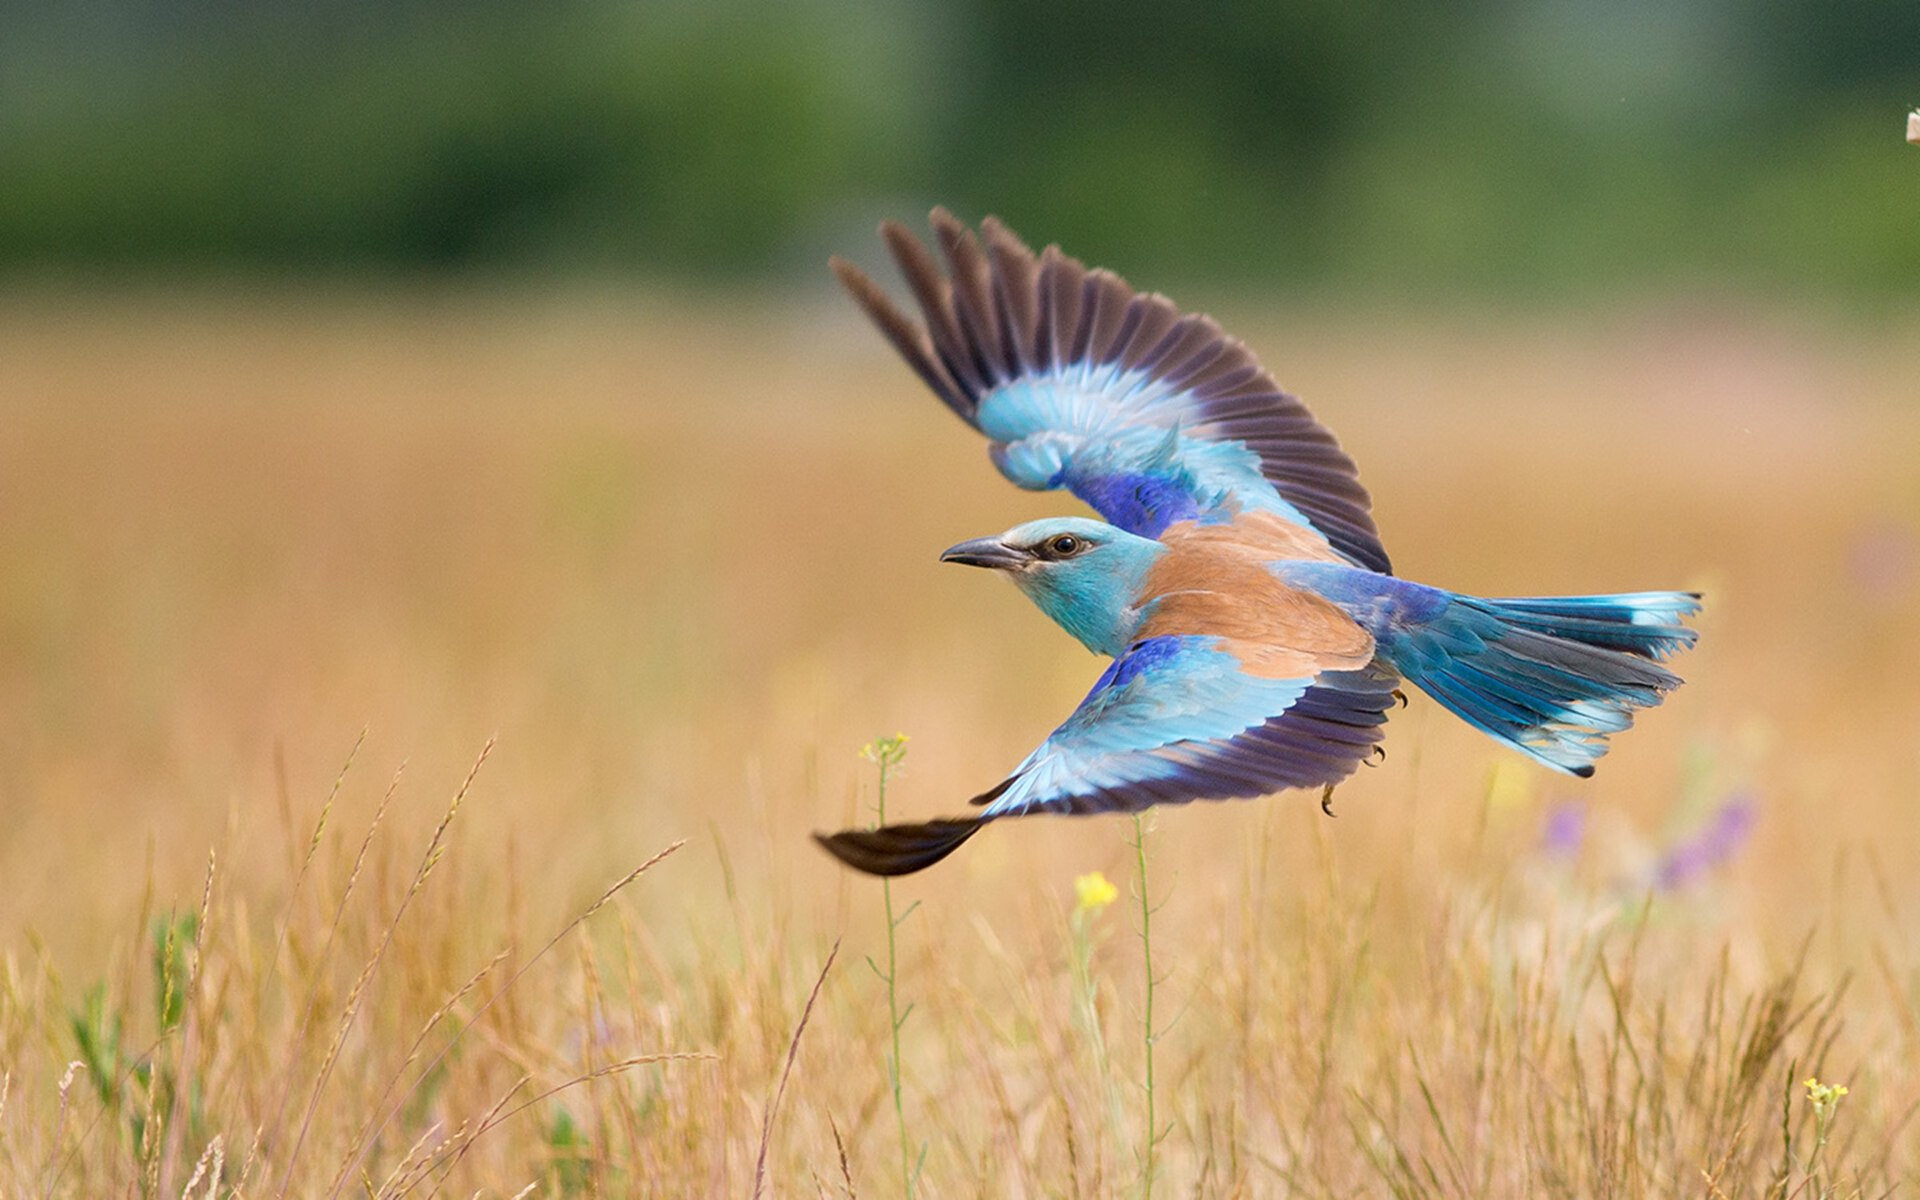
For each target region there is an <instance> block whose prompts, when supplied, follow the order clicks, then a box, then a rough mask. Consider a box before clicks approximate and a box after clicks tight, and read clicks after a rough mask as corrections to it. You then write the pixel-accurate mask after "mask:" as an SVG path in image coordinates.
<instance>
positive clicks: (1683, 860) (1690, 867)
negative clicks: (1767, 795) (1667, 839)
mask: <svg viewBox="0 0 1920 1200" xmlns="http://www.w3.org/2000/svg"><path fill="white" fill-rule="evenodd" d="M1758 815H1759V806H1758V805H1757V804H1756V802H1755V801H1754V798H1753V796H1752V795H1751V794H1750V793H1747V792H1735V793H1734V794H1733V795H1731V796H1729V797H1727V798H1726V800H1724V801H1722V802H1721V804H1720V807H1719V808H1717V809H1715V810H1714V812H1713V816H1712V817H1710V818H1708V820H1707V823H1706V824H1705V825H1703V826H1701V827H1700V829H1699V831H1698V832H1696V833H1695V834H1694V835H1693V836H1692V837H1689V838H1683V839H1682V840H1680V841H1678V842H1675V843H1674V844H1673V845H1672V846H1670V847H1668V848H1667V852H1666V853H1665V854H1662V855H1661V856H1660V862H1659V865H1658V866H1656V867H1655V868H1654V873H1653V882H1654V886H1655V887H1657V888H1659V889H1660V890H1662V891H1673V890H1675V889H1677V888H1681V887H1685V886H1686V885H1687V884H1689V883H1691V882H1693V881H1694V880H1695V879H1698V878H1699V877H1700V876H1701V875H1703V874H1705V873H1706V872H1707V871H1709V870H1711V869H1713V868H1714V867H1717V866H1720V865H1721V864H1723V863H1725V862H1727V861H1729V860H1730V859H1732V858H1733V856H1734V855H1736V854H1738V853H1739V852H1740V848H1741V847H1742V846H1745V845H1746V844H1747V838H1748V837H1749V836H1750V835H1751V834H1752V833H1753V825H1754V821H1755V820H1756V819H1757V817H1758Z"/></svg>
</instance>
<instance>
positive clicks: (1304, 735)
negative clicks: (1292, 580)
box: [820, 634, 1396, 875]
mask: <svg viewBox="0 0 1920 1200" xmlns="http://www.w3.org/2000/svg"><path fill="white" fill-rule="evenodd" d="M1241 652H1243V648H1242V647H1240V646H1239V645H1237V644H1236V643H1235V642H1233V641H1232V640H1230V639H1226V638H1220V637H1211V636H1203V635H1196V634H1167V635H1162V636H1160V637H1153V638H1148V639H1146V640H1145V641H1142V642H1139V643H1136V644H1135V645H1134V646H1133V647H1132V648H1131V649H1130V650H1128V651H1127V653H1126V654H1124V655H1122V656H1121V657H1120V658H1118V659H1116V660H1115V661H1114V662H1113V664H1112V665H1111V666H1109V667H1108V668H1107V670H1106V673H1105V674H1103V675H1102V676H1101V677H1100V679H1099V682H1097V683H1095V684H1094V686H1093V690H1092V691H1090V692H1089V693H1087V698H1086V699H1085V700H1082V701H1081V702H1080V706H1079V707H1078V708H1076V709H1075V710H1074V712H1073V715H1072V716H1070V717H1068V718H1067V720H1066V721H1065V723H1063V724H1062V725H1061V726H1060V728H1058V729H1056V730H1054V732H1053V734H1052V735H1051V736H1049V737H1048V738H1047V740H1046V741H1044V742H1042V743H1041V744H1040V746H1039V748H1038V749H1036V750H1035V751H1034V752H1033V753H1032V754H1030V755H1028V756H1027V759H1026V761H1025V762H1022V763H1021V764H1020V765H1019V766H1018V767H1017V768H1015V769H1014V772H1013V774H1012V775H1010V776H1008V777H1007V779H1006V781H1005V782H1003V783H1002V784H1000V786H998V787H996V788H994V789H993V790H992V791H990V792H987V793H986V794H985V795H983V796H980V797H978V798H977V799H976V800H975V801H974V802H975V803H976V804H982V805H984V806H985V807H984V809H983V810H982V811H981V812H980V813H979V814H978V815H977V816H975V817H971V818H964V819H948V820H940V821H929V822H925V823H922V824H913V825H890V826H886V827H883V828H880V829H861V830H847V831H844V832H842V833H837V834H833V835H831V836H823V837H821V838H820V841H821V844H822V845H824V846H825V847H826V848H827V849H828V850H829V851H831V852H832V853H833V854H834V856H835V857H837V858H839V859H840V860H841V861H842V862H844V863H846V864H848V865H849V866H852V867H856V868H858V869H860V870H863V871H867V872H869V873H872V874H876V875H902V874H906V873H907V872H910V871H917V870H919V869H921V868H922V867H926V866H930V865H932V864H933V863H935V862H938V861H939V860H940V859H942V858H944V857H946V856H947V855H948V854H950V853H952V852H953V850H954V849H955V848H957V847H958V846H959V845H960V843H961V842H964V841H965V840H966V839H967V838H968V837H970V836H971V835H972V834H973V833H974V831H975V830H977V829H978V828H979V827H980V826H981V825H983V824H985V823H986V822H988V821H991V820H994V819H995V818H998V817H1010V816H1020V815H1024V814H1027V813H1035V812H1057V813H1096V812H1137V811H1139V810H1141V809H1144V808H1148V807H1150V806H1152V805H1155V804H1184V803H1186V802H1188V801H1190V800H1218V799H1227V798H1231V797H1246V796H1263V795H1266V794H1267V793H1269V792H1276V791H1280V790H1282V789H1284V788H1294V787H1314V786H1319V785H1322V784H1330V783H1336V782H1338V781H1339V780H1342V779H1345V778H1346V777H1347V776H1348V775H1350V774H1352V773H1353V770H1354V768H1355V767H1357V766H1359V764H1360V763H1361V762H1362V761H1363V760H1365V759H1366V758H1368V757H1369V756H1370V755H1372V754H1373V753H1374V751H1375V747H1377V746H1378V744H1379V742H1380V726H1381V725H1382V724H1384V723H1385V722H1386V712H1387V709H1388V708H1389V707H1390V706H1391V705H1392V704H1393V687H1394V684H1395V682H1396V677H1395V676H1394V675H1393V674H1392V673H1391V672H1390V671H1387V670H1385V669H1383V668H1381V667H1379V666H1367V667H1363V668H1360V669H1358V670H1329V671H1320V672H1318V673H1315V674H1311V675H1305V676H1300V677H1296V678H1285V679H1275V678H1268V677H1264V676H1262V675H1259V674H1256V673H1254V672H1252V671H1250V670H1248V669H1247V666H1246V665H1245V662H1244V661H1243V659H1242V658H1241V656H1240V653H1241Z"/></svg>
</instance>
